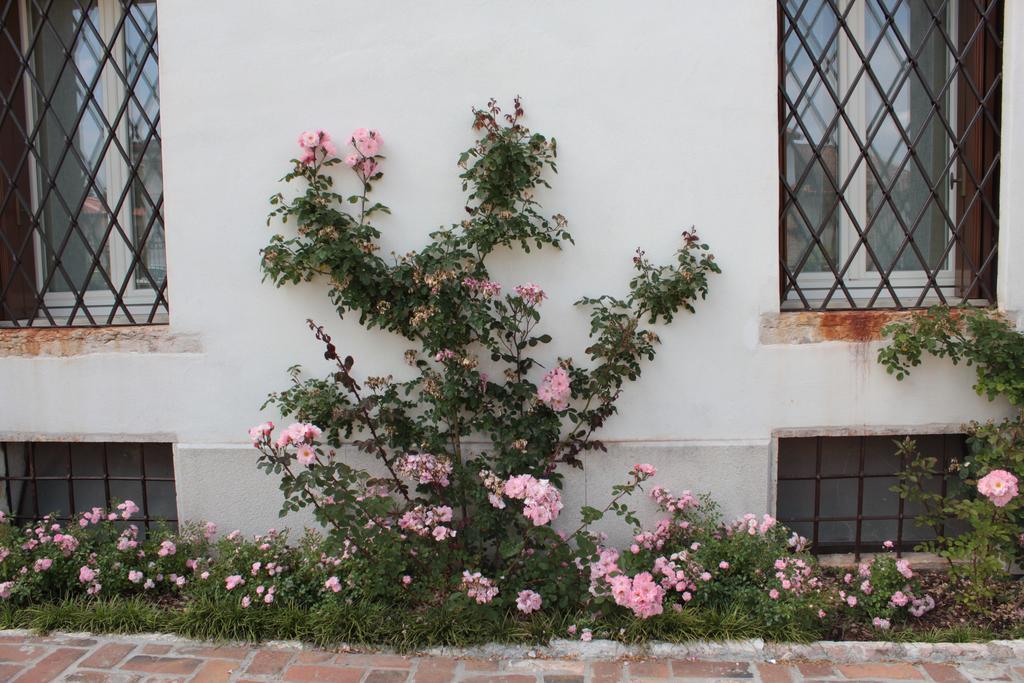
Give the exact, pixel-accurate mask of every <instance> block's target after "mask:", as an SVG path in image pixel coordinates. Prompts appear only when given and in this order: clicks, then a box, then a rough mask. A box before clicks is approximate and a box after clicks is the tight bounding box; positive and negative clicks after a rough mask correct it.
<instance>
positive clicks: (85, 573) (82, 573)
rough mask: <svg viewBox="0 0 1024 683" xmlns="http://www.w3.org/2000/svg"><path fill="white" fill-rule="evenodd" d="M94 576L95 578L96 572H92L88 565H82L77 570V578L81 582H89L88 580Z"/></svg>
mask: <svg viewBox="0 0 1024 683" xmlns="http://www.w3.org/2000/svg"><path fill="white" fill-rule="evenodd" d="M95 578H96V572H94V571H93V570H92V569H90V568H89V567H85V566H83V567H82V568H81V569H79V570H78V580H79V581H81V582H82V583H89V582H90V581H92V580H93V579H95Z"/></svg>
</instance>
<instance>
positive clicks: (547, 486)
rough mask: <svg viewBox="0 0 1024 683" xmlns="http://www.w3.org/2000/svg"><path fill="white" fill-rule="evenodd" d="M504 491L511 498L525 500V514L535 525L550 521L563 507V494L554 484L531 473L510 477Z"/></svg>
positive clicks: (492, 502)
mask: <svg viewBox="0 0 1024 683" xmlns="http://www.w3.org/2000/svg"><path fill="white" fill-rule="evenodd" d="M503 492H504V494H505V495H506V496H508V497H509V498H512V499H514V500H521V501H523V514H524V515H525V516H526V518H527V519H529V520H530V521H531V522H533V525H534V526H543V525H545V524H548V523H550V522H551V521H553V520H554V519H555V518H556V517H558V513H559V512H560V511H561V510H562V507H563V506H562V494H561V492H559V490H558V488H557V487H556V486H555V485H554V484H552V483H551V482H550V481H548V480H547V479H537V478H536V477H534V476H532V475H529V474H519V475H516V476H514V477H509V479H508V481H506V482H505V486H504V491H503ZM491 504H492V505H493V504H494V501H491ZM495 507H497V506H495Z"/></svg>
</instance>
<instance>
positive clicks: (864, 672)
mask: <svg viewBox="0 0 1024 683" xmlns="http://www.w3.org/2000/svg"><path fill="white" fill-rule="evenodd" d="M677 651H678V650H677ZM722 651H725V652H728V649H727V648H724V649H723V650H722ZM951 651H952V650H951ZM537 652H538V651H537V650H533V651H531V650H527V649H525V648H508V649H506V654H507V655H508V656H504V657H491V658H479V657H455V656H446V655H444V654H424V655H414V656H403V655H397V654H387V653H367V652H352V651H348V650H320V649H315V648H309V647H302V646H300V645H296V644H292V643H267V644H263V645H249V644H214V643H202V642H197V641H190V640H184V639H178V638H173V637H169V636H152V635H141V636H92V635H88V634H84V635H83V634H54V635H49V636H36V635H33V634H31V633H28V632H24V631H0V682H3V681H19V682H20V681H40V682H41V681H80V682H82V683H137V682H143V681H146V682H149V681H153V682H159V681H199V682H212V681H237V682H239V683H242V682H249V683H259V682H267V681H338V682H340V683H448V682H449V681H457V682H459V683H626V682H628V681H645V682H646V681H650V682H654V681H668V680H674V681H679V682H682V683H698V682H700V681H734V682H736V683H744V682H749V683H803V682H804V681H807V682H811V681H821V682H822V683H826V682H831V683H851V682H853V681H878V682H890V681H901V682H905V681H913V682H915V683H990V682H992V683H1001V682H1003V681H1006V682H1008V683H1024V659H1021V658H1002V657H1000V656H998V653H1000V652H1003V651H1002V650H999V649H998V648H993V649H991V652H992V653H996V654H992V655H991V656H989V657H987V658H985V657H978V656H970V657H967V658H965V659H963V661H959V662H955V661H950V662H938V661H914V660H912V659H907V660H904V661H883V660H882V659H880V658H877V657H865V658H863V659H862V660H860V661H855V660H853V659H851V658H849V657H847V658H845V659H842V658H840V659H832V660H830V659H815V660H803V661H799V660H795V659H786V660H775V661H771V660H765V659H764V658H763V657H757V656H745V657H735V658H732V659H729V658H722V657H717V658H693V657H679V656H675V657H673V656H661V657H659V656H648V657H636V656H633V657H617V658H600V655H599V654H598V655H596V656H595V655H594V654H593V653H591V655H590V656H583V657H577V658H571V657H562V658H545V657H542V656H536V655H537ZM593 652H596V653H600V652H601V649H600V647H598V648H596V649H595V650H594V651H593ZM979 652H980V650H978V649H977V648H974V649H972V650H970V651H969V654H971V655H977V654H978V653H979ZM531 654H532V655H534V656H530V655H531Z"/></svg>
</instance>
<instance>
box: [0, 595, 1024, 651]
mask: <svg viewBox="0 0 1024 683" xmlns="http://www.w3.org/2000/svg"><path fill="white" fill-rule="evenodd" d="M572 624H575V625H576V626H577V628H578V629H580V630H582V629H583V628H591V629H593V631H594V636H595V637H598V638H614V639H616V640H619V641H621V642H624V643H628V644H635V643H644V642H648V641H654V640H657V641H664V642H670V643H685V642H692V641H698V640H705V641H714V640H717V641H722V640H741V639H750V638H761V639H764V640H766V641H774V642H808V641H811V640H815V639H817V638H822V637H825V636H826V634H823V633H821V632H820V631H819V630H817V629H814V628H801V627H800V626H798V625H793V624H782V625H776V626H770V625H766V624H764V623H763V622H760V621H758V620H756V619H754V618H753V617H752V616H750V614H749V613H746V612H742V611H740V610H732V611H704V612H695V611H684V612H669V613H666V614H661V615H659V616H656V617H653V618H651V619H647V620H639V619H633V618H629V617H625V616H623V617H617V618H612V619H604V620H600V621H595V620H593V618H591V617H587V616H584V615H579V614H575V615H573V614H544V613H541V614H535V615H533V616H532V617H531V618H530V619H523V618H520V617H518V616H517V615H515V614H507V615H504V616H501V617H495V616H489V613H487V612H483V611H477V610H466V609H462V608H450V607H441V608H435V609H430V610H422V611H416V612H409V611H403V610H398V609H394V608H393V607H389V606H385V605H370V606H366V605H330V606H323V607H319V608H315V609H306V608H300V607H297V606H294V605H288V604H282V605H277V606H275V607H274V608H273V609H243V608H242V607H241V606H240V605H238V604H237V603H236V602H234V601H231V602H226V601H224V602H221V601H217V602H214V601H209V602H202V601H200V602H194V603H190V604H189V605H187V606H184V607H161V606H158V605H154V604H152V603H150V602H146V601H143V600H139V599H112V600H108V601H84V600H66V601H64V602H59V603H51V604H40V605H32V606H29V607H21V608H15V607H11V606H10V605H5V606H3V607H0V628H23V629H31V630H34V631H37V632H40V633H46V632H50V631H89V632H92V633H117V634H130V633H141V632H161V633H170V634H175V635H179V636H182V637H186V638H195V639H200V640H212V641H229V640H230V641H250V642H259V641H266V640H300V641H304V642H308V643H313V644H315V645H320V646H329V645H336V644H339V643H348V644H352V645H365V646H376V647H387V648H393V649H395V650H398V651H411V650H415V649H421V648H426V647H436V646H452V647H466V646H472V645H482V644H486V643H505V644H514V643H518V644H543V643H547V642H548V641H550V640H551V639H553V638H566V637H570V636H569V635H568V631H567V629H568V627H569V626H570V625H572ZM1022 635H1024V633H1013V634H1007V633H999V634H997V633H994V632H992V631H989V630H986V629H982V628H976V627H968V626H965V627H957V628H949V629H935V630H931V631H920V630H910V629H904V630H898V631H893V632H892V633H890V634H888V636H889V638H888V639H890V640H893V641H896V642H909V641H921V642H934V643H937V642H954V643H964V642H979V641H984V640H991V639H993V638H999V637H1004V638H1005V637H1015V636H1022Z"/></svg>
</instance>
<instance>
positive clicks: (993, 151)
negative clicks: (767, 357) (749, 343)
mask: <svg viewBox="0 0 1024 683" xmlns="http://www.w3.org/2000/svg"><path fill="white" fill-rule="evenodd" d="M778 8H779V122H780V125H779V154H780V161H781V172H780V176H779V194H780V217H779V219H780V238H779V241H780V255H781V258H780V271H781V272H780V288H781V302H782V308H783V309H806V310H813V309H844V308H849V309H852V308H900V309H902V308H914V307H922V306H926V305H931V304H934V303H950V304H960V303H974V304H993V303H995V297H996V294H995V273H996V242H997V234H998V229H999V214H998V208H997V207H998V192H999V188H998V183H999V161H1000V155H999V135H1000V133H999V131H1000V96H1001V85H1002V65H1001V60H1000V55H1001V52H1002V27H1003V2H1002V0H778Z"/></svg>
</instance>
